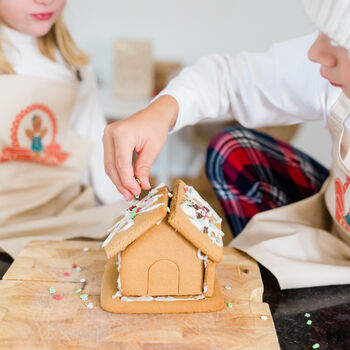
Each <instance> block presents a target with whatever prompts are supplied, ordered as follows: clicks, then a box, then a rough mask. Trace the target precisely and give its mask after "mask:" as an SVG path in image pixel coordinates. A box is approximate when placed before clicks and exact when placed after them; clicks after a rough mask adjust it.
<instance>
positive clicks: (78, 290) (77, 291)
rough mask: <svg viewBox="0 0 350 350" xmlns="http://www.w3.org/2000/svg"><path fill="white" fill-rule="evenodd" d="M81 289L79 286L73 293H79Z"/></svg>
mask: <svg viewBox="0 0 350 350" xmlns="http://www.w3.org/2000/svg"><path fill="white" fill-rule="evenodd" d="M82 291H83V290H82V289H81V288H79V289H77V290H76V291H75V293H76V294H79V293H80V292H82Z"/></svg>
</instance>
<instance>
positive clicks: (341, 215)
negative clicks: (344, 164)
mask: <svg viewBox="0 0 350 350" xmlns="http://www.w3.org/2000/svg"><path fill="white" fill-rule="evenodd" d="M349 185H350V178H349V177H348V176H347V177H346V181H345V183H344V184H343V183H342V181H341V180H340V179H339V178H336V179H335V180H334V186H335V219H336V220H337V221H338V223H339V224H340V225H341V226H342V227H344V228H345V229H346V230H350V213H349V212H347V213H346V212H345V210H346V209H345V193H346V191H347V189H348V187H349Z"/></svg>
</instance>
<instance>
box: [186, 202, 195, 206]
mask: <svg viewBox="0 0 350 350" xmlns="http://www.w3.org/2000/svg"><path fill="white" fill-rule="evenodd" d="M185 203H186V204H187V205H188V206H189V207H192V205H193V203H192V202H191V201H185Z"/></svg>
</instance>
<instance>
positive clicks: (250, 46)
mask: <svg viewBox="0 0 350 350" xmlns="http://www.w3.org/2000/svg"><path fill="white" fill-rule="evenodd" d="M65 18H66V20H67V22H68V25H69V28H70V29H71V32H72V34H73V36H74V37H75V39H76V40H77V41H78V42H79V44H80V45H81V46H82V47H83V48H84V49H86V50H87V51H88V52H90V53H91V54H92V55H93V63H94V65H95V67H96V70H97V72H98V74H99V76H100V78H101V79H102V80H103V81H104V82H106V83H109V81H110V76H111V74H110V73H111V65H112V56H111V53H112V42H113V39H114V38H116V37H125V38H145V39H150V40H151V41H152V42H153V45H154V55H155V58H157V59H176V60H181V61H183V62H184V63H187V64H188V63H191V62H193V61H194V60H195V59H196V58H198V57H199V56H200V55H203V54H205V53H210V52H218V53H236V52H238V51H242V50H255V51H258V50H265V49H267V48H268V47H269V46H270V45H271V44H272V43H273V42H275V41H281V40H286V39H289V38H293V37H295V36H298V35H303V34H305V33H308V32H311V31H312V30H313V29H312V28H313V27H312V25H311V24H310V23H309V21H308V19H307V18H306V17H305V15H304V13H303V10H302V8H301V5H300V3H299V0H172V1H169V0H147V1H145V0H124V1H121V0H100V1H96V0H69V1H68V5H67V9H66V13H65Z"/></svg>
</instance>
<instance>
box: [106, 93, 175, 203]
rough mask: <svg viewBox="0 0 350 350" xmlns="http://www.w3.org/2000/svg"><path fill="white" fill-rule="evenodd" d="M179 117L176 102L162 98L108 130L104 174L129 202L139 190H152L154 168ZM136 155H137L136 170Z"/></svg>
mask: <svg viewBox="0 0 350 350" xmlns="http://www.w3.org/2000/svg"><path fill="white" fill-rule="evenodd" d="M177 115H178V103H177V101H176V100H175V99H174V98H173V97H172V96H170V95H163V96H161V97H159V98H158V99H157V100H156V101H154V102H153V103H152V104H151V105H150V106H149V107H147V108H145V109H144V110H142V111H140V112H137V113H135V114H133V115H132V116H130V117H128V118H126V119H123V120H121V121H117V122H114V123H112V124H110V125H108V126H107V127H106V128H105V132H104V136H103V145H104V162H105V171H106V173H107V174H108V176H109V177H110V178H111V180H112V181H113V183H114V184H115V185H116V187H117V189H118V191H119V192H120V193H121V194H122V195H123V196H124V198H125V199H126V200H127V201H130V200H131V199H132V198H133V197H134V196H138V195H139V194H140V192H141V189H140V186H141V188H142V189H149V188H150V187H151V186H150V183H149V173H150V169H151V165H152V163H153V162H154V160H155V159H156V157H157V156H158V154H159V153H160V151H161V149H162V148H163V146H164V144H165V142H166V139H167V137H168V132H169V128H171V127H172V126H174V125H175V122H176V118H177ZM133 151H135V152H136V153H137V154H138V157H137V160H136V162H135V165H134V169H133V165H132V157H133ZM134 175H135V176H136V177H137V178H138V179H139V180H140V181H141V184H138V182H137V181H136V180H135V178H134Z"/></svg>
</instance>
